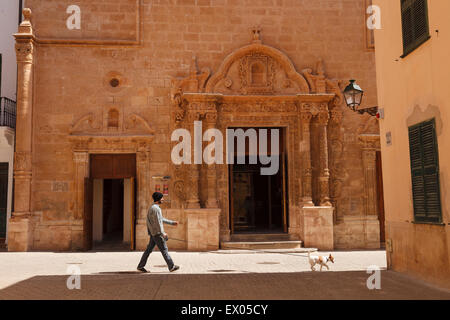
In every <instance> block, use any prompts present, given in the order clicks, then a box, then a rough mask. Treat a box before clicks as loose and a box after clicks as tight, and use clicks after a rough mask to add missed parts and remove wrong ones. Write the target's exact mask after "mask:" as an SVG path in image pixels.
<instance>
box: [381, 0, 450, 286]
mask: <svg viewBox="0 0 450 320" xmlns="http://www.w3.org/2000/svg"><path fill="white" fill-rule="evenodd" d="M374 4H376V5H378V6H379V7H380V9H381V13H382V29H380V30H376V31H375V40H376V41H375V44H376V62H377V63H376V64H377V76H378V80H377V82H378V98H379V104H380V107H381V108H384V113H385V118H384V119H383V120H381V121H380V127H381V149H382V155H383V157H382V158H383V159H382V161H383V177H384V182H385V183H384V187H385V204H386V238H387V242H386V243H387V244H386V249H387V252H388V265H389V267H390V268H392V269H393V270H396V271H401V272H405V273H408V274H411V275H414V276H417V277H420V278H422V279H425V280H427V281H430V282H433V283H436V284H438V285H440V286H445V287H450V226H449V225H450V196H449V192H450V189H449V185H448V183H449V173H450V153H449V150H448V146H449V145H450V128H449V127H448V124H449V121H450V118H449V117H450V91H449V89H448V87H449V84H450V74H449V72H448V70H449V69H450V62H449V60H448V56H449V54H450V46H449V43H450V36H449V32H450V21H449V19H448V12H449V10H450V2H449V1H436V0H429V1H427V0H401V1H400V0H398V1H392V0H374Z"/></svg>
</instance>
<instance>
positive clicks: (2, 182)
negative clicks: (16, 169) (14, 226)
mask: <svg viewBox="0 0 450 320" xmlns="http://www.w3.org/2000/svg"><path fill="white" fill-rule="evenodd" d="M8 167H9V165H8V163H0V238H6V220H7V209H8Z"/></svg>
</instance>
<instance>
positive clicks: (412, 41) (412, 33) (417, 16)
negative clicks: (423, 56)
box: [401, 0, 430, 56]
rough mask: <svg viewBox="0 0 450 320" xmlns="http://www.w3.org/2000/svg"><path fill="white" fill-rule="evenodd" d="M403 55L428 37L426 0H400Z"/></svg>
mask: <svg viewBox="0 0 450 320" xmlns="http://www.w3.org/2000/svg"><path fill="white" fill-rule="evenodd" d="M401 7H402V33H403V51H404V54H403V55H404V56H405V55H407V54H408V53H410V52H412V51H413V50H414V49H416V48H417V47H418V46H420V45H421V44H422V43H424V42H425V41H426V40H428V39H429V38H430V30H429V25H428V3H427V0H401Z"/></svg>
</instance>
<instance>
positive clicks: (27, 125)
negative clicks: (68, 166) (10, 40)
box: [13, 9, 34, 216]
mask: <svg viewBox="0 0 450 320" xmlns="http://www.w3.org/2000/svg"><path fill="white" fill-rule="evenodd" d="M23 15H24V17H25V20H24V21H23V22H22V23H21V24H20V26H19V32H18V33H16V34H15V35H14V37H15V38H16V45H15V47H16V55H17V71H18V73H17V125H16V152H15V156H14V157H15V159H14V190H15V191H14V194H15V197H14V213H13V216H28V215H30V214H31V213H30V211H31V180H32V167H31V164H32V153H31V152H32V130H33V128H32V127H33V122H32V117H33V63H34V55H33V53H34V35H33V29H32V26H31V23H30V18H31V10H30V9H24V10H23Z"/></svg>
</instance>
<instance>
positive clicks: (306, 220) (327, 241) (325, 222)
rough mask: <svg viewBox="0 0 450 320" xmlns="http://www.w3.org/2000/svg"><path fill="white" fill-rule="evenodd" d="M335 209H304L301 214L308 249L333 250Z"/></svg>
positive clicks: (305, 244)
mask: <svg viewBox="0 0 450 320" xmlns="http://www.w3.org/2000/svg"><path fill="white" fill-rule="evenodd" d="M333 211H334V208H333V207H304V208H303V209H302V213H301V220H302V224H303V241H304V246H305V247H306V248H317V249H319V250H333V249H334V239H333Z"/></svg>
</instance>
